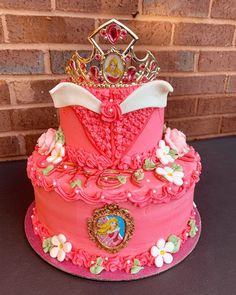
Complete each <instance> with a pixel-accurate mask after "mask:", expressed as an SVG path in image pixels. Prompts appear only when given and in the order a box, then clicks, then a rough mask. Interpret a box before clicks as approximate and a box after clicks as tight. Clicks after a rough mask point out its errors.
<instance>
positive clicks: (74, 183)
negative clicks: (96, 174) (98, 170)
mask: <svg viewBox="0 0 236 295" xmlns="http://www.w3.org/2000/svg"><path fill="white" fill-rule="evenodd" d="M70 186H71V188H75V187H76V186H78V187H82V181H81V180H80V179H75V180H74V181H72V182H71V184H70Z"/></svg>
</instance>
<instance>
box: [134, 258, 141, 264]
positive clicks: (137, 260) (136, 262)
mask: <svg viewBox="0 0 236 295" xmlns="http://www.w3.org/2000/svg"><path fill="white" fill-rule="evenodd" d="M133 265H134V266H140V261H139V259H136V258H135V259H134V264H133Z"/></svg>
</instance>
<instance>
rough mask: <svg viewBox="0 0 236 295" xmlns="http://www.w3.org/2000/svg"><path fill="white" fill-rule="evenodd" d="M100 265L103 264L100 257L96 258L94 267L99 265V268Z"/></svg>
mask: <svg viewBox="0 0 236 295" xmlns="http://www.w3.org/2000/svg"><path fill="white" fill-rule="evenodd" d="M102 263H103V259H102V257H98V258H97V260H96V265H100V266H101V265H102Z"/></svg>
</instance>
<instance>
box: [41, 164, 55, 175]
mask: <svg viewBox="0 0 236 295" xmlns="http://www.w3.org/2000/svg"><path fill="white" fill-rule="evenodd" d="M53 169H54V166H53V165H49V166H48V167H46V168H45V169H42V173H43V175H48V173H49V172H50V171H52V170H53Z"/></svg>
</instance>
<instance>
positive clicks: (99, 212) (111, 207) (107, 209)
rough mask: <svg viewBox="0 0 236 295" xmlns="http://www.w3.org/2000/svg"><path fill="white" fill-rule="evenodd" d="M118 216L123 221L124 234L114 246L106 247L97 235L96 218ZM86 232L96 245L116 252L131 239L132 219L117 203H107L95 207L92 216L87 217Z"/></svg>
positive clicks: (132, 230)
mask: <svg viewBox="0 0 236 295" xmlns="http://www.w3.org/2000/svg"><path fill="white" fill-rule="evenodd" d="M109 215H110V216H119V217H121V218H122V219H123V220H124V222H125V234H124V238H123V240H122V242H121V243H120V244H118V245H117V246H114V247H108V246H105V245H104V244H102V243H101V242H100V240H99V235H98V233H97V231H96V225H97V222H98V219H99V218H101V217H103V216H109ZM88 232H89V235H90V237H91V239H92V240H93V241H94V242H95V243H96V245H97V246H98V247H99V248H101V249H103V250H105V251H107V252H109V253H117V252H119V251H120V250H121V249H123V248H124V247H125V246H126V245H127V243H128V241H129V240H130V239H131V237H132V235H133V232H134V220H133V217H132V216H131V215H130V213H129V211H128V210H127V209H124V208H120V207H119V206H118V205H117V204H107V205H105V206H104V207H102V208H98V209H95V210H94V212H93V215H92V218H89V219H88Z"/></svg>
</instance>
